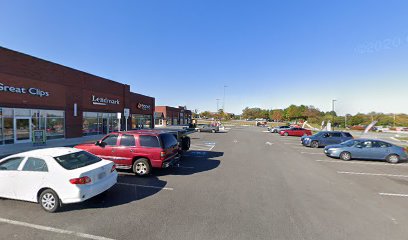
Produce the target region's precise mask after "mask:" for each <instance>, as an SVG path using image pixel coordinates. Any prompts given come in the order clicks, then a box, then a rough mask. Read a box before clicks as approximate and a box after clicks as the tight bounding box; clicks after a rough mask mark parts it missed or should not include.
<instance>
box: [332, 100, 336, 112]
mask: <svg viewBox="0 0 408 240" xmlns="http://www.w3.org/2000/svg"><path fill="white" fill-rule="evenodd" d="M336 101H337V100H336V99H333V100H332V112H333V115H334V113H336V112H335V111H334V102H336Z"/></svg>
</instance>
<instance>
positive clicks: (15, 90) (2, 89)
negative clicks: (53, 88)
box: [0, 83, 50, 97]
mask: <svg viewBox="0 0 408 240" xmlns="http://www.w3.org/2000/svg"><path fill="white" fill-rule="evenodd" d="M0 92H10V93H17V94H30V95H33V96H38V97H48V96H50V93H49V92H46V91H43V90H41V89H39V88H24V87H13V86H7V85H4V84H3V83H0Z"/></svg>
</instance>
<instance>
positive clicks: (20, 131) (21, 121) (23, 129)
mask: <svg viewBox="0 0 408 240" xmlns="http://www.w3.org/2000/svg"><path fill="white" fill-rule="evenodd" d="M30 141H31V118H23V117H21V118H18V117H17V118H14V143H23V142H30Z"/></svg>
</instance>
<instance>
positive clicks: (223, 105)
mask: <svg viewBox="0 0 408 240" xmlns="http://www.w3.org/2000/svg"><path fill="white" fill-rule="evenodd" d="M227 87H228V86H227V85H224V98H223V100H222V110H223V111H224V112H225V88H227Z"/></svg>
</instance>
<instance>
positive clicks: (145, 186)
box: [116, 182, 174, 191]
mask: <svg viewBox="0 0 408 240" xmlns="http://www.w3.org/2000/svg"><path fill="white" fill-rule="evenodd" d="M116 184H118V185H123V186H132V187H144V188H155V189H163V190H169V191H173V190H174V188H168V187H157V186H149V185H140V184H134V183H121V182H118V183H116Z"/></svg>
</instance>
